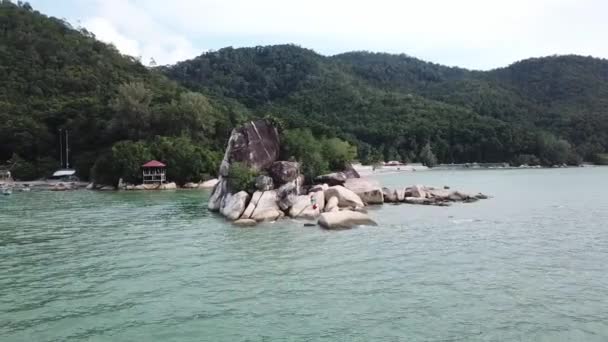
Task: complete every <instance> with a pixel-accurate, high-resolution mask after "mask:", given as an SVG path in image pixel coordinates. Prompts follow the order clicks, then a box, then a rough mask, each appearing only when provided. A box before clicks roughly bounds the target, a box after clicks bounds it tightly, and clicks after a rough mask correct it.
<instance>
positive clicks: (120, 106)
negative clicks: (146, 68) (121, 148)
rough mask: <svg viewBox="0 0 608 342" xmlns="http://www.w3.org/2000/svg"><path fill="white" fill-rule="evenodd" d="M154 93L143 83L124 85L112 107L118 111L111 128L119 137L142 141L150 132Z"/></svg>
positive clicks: (120, 88) (119, 89) (121, 86)
mask: <svg viewBox="0 0 608 342" xmlns="http://www.w3.org/2000/svg"><path fill="white" fill-rule="evenodd" d="M151 102H152V92H151V91H150V90H149V89H148V88H146V86H145V84H143V83H141V82H131V83H124V84H121V85H120V86H119V87H118V94H117V96H116V97H115V98H114V99H113V100H112V102H111V104H110V106H111V108H112V109H114V110H115V111H116V115H115V116H114V118H113V119H112V122H111V127H112V129H113V131H115V132H116V133H117V134H118V135H119V136H122V137H130V138H134V139H141V138H144V137H145V136H146V133H147V132H149V127H150V122H151V115H150V104H151Z"/></svg>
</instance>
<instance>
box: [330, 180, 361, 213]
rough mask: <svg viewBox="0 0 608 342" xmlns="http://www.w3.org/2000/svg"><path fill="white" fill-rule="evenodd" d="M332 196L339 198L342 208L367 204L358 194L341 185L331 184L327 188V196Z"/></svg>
mask: <svg viewBox="0 0 608 342" xmlns="http://www.w3.org/2000/svg"><path fill="white" fill-rule="evenodd" d="M332 197H336V198H337V199H338V206H339V207H342V208H357V207H361V208H362V207H364V206H365V205H364V204H363V201H361V198H359V196H357V194H355V193H354V192H352V191H351V190H349V189H347V188H345V187H343V186H341V185H336V186H331V187H329V189H327V190H325V198H332Z"/></svg>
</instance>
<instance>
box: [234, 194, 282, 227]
mask: <svg viewBox="0 0 608 342" xmlns="http://www.w3.org/2000/svg"><path fill="white" fill-rule="evenodd" d="M277 200H278V198H277V192H276V191H275V190H271V191H264V192H263V193H262V195H261V196H260V198H259V200H258V201H257V203H256V205H255V208H254V209H253V211H252V213H251V217H244V216H243V217H242V218H244V219H247V218H251V219H254V220H256V221H258V222H260V221H275V220H277V219H280V218H281V217H283V216H285V214H284V213H283V211H281V209H279V205H278V204H277Z"/></svg>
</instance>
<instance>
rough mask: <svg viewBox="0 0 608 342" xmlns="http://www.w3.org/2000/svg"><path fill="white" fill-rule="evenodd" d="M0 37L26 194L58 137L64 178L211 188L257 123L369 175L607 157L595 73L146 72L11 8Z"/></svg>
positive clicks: (606, 96)
mask: <svg viewBox="0 0 608 342" xmlns="http://www.w3.org/2000/svg"><path fill="white" fill-rule="evenodd" d="M0 37H1V39H0V74H1V75H2V77H0V166H1V165H4V167H10V168H11V169H14V170H15V171H17V172H14V173H15V174H19V175H20V178H23V179H31V178H36V177H40V176H45V175H48V174H49V173H50V172H51V171H52V170H54V169H56V168H58V167H59V162H58V159H59V146H58V145H59V144H58V132H59V130H65V129H67V130H69V131H70V138H71V139H70V142H71V144H70V147H71V154H70V155H71V156H72V158H71V160H70V163H71V165H72V166H75V167H76V168H77V169H78V172H79V174H80V175H81V177H83V178H85V179H88V178H90V177H91V176H92V175H93V174H94V175H96V176H97V178H98V179H102V180H103V181H107V182H114V181H116V180H117V178H118V177H123V178H126V179H127V180H132V181H136V179H135V178H137V170H138V163H139V161H140V160H141V159H146V158H157V159H162V160H165V161H168V162H170V163H171V164H172V165H174V166H175V168H172V171H171V172H173V174H172V175H170V176H172V178H174V179H176V180H179V181H180V182H184V181H188V180H197V179H200V178H204V177H206V176H208V175H210V174H213V173H214V172H216V171H215V170H217V167H216V166H217V165H216V164H217V161H218V159H219V157H220V156H221V151H222V150H223V148H224V144H225V141H226V139H227V136H228V134H229V132H230V129H231V128H232V127H233V126H234V125H236V124H238V123H240V122H242V121H244V120H246V119H249V118H252V117H272V119H273V120H275V121H276V122H277V123H282V125H283V129H284V130H285V132H286V136H287V137H291V138H290V139H286V141H289V142H292V143H293V144H298V143H300V144H304V143H306V144H315V141H317V145H318V146H316V147H310V148H317V149H319V151H318V153H317V154H318V155H321V156H323V158H326V159H329V158H330V155H331V154H328V153H322V152H321V150H324V149H325V147H326V146H327V144H326V143H327V142H328V141H334V140H331V139H330V138H333V137H339V138H342V139H344V140H347V141H349V142H350V143H351V144H353V145H356V146H357V148H358V158H359V159H360V160H362V161H363V162H375V161H378V160H381V159H384V160H395V159H400V160H403V161H410V162H413V161H428V160H427V159H428V158H426V156H428V151H429V148H430V150H431V151H432V152H433V154H435V156H436V157H437V159H438V161H439V162H444V163H451V162H455V163H461V162H473V161H477V162H503V161H507V162H512V163H514V164H519V163H532V164H535V163H542V164H545V165H553V164H562V163H571V164H576V163H578V162H580V160H581V157H582V158H584V159H586V160H596V159H597V158H596V156H597V155H600V154H602V153H606V152H607V150H608V61H606V60H603V59H597V58H592V57H581V56H554V57H546V58H535V59H529V60H524V61H521V62H517V63H515V64H513V65H510V66H508V67H505V68H501V69H496V70H491V71H487V72H482V71H472V70H466V69H462V68H454V67H446V66H442V65H438V64H434V63H428V62H425V61H422V60H419V59H416V58H413V57H409V56H406V55H391V54H385V53H371V52H349V53H344V54H340V55H336V56H330V57H327V56H323V55H320V54H317V53H316V52H314V51H312V50H309V49H304V48H301V47H298V46H295V45H276V46H261V47H253V48H238V49H235V48H224V49H221V50H219V51H215V52H208V53H204V54H202V55H201V56H199V57H197V58H194V59H192V60H188V61H183V62H180V63H177V64H175V65H171V66H163V67H158V68H155V69H149V68H146V67H144V66H143V65H142V64H141V63H140V62H139V61H138V60H136V59H134V58H132V57H128V56H124V55H122V54H120V53H119V52H118V51H117V50H116V48H115V47H113V46H111V45H108V44H105V43H102V42H100V41H98V40H97V39H96V38H95V36H94V35H93V34H92V33H90V32H88V31H86V30H84V29H79V28H74V27H72V26H70V24H68V23H66V22H63V21H62V20H59V19H56V18H50V17H47V16H45V15H43V14H41V13H39V12H37V11H35V10H33V9H32V8H31V7H30V6H29V5H27V4H21V5H15V4H13V3H12V2H9V1H6V0H0ZM285 150H286V151H294V150H298V151H304V150H306V149H302V148H298V147H297V146H287V147H286V148H285ZM346 150H348V151H350V149H348V148H346ZM423 150H424V153H422V152H423ZM285 153H287V154H288V152H285ZM301 154H302V155H301V156H299V157H301V158H304V157H308V156H305V153H301ZM349 154H350V152H349ZM284 157H298V156H293V155H285V156H284ZM431 159H432V158H431ZM318 162H319V165H333V164H332V163H331V161H329V160H325V161H318ZM324 169H325V167H319V168H318V169H317V170H316V171H321V170H324ZM91 172H93V174H92V173H91Z"/></svg>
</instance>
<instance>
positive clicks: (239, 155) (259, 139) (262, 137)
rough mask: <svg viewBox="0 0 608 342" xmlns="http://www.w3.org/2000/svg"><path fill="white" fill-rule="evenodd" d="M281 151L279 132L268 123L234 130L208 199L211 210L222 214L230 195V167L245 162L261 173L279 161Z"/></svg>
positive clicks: (251, 123) (263, 121) (264, 122)
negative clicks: (226, 197) (224, 202)
mask: <svg viewBox="0 0 608 342" xmlns="http://www.w3.org/2000/svg"><path fill="white" fill-rule="evenodd" d="M279 149H280V145H279V133H278V132H277V130H276V128H275V127H274V126H272V124H270V123H269V122H268V121H266V120H257V121H251V122H248V123H246V124H244V125H243V126H241V127H238V128H235V129H233V130H232V133H231V134H230V138H229V139H228V146H227V147H226V151H225V153H224V158H223V159H222V163H221V164H220V172H219V173H220V177H219V179H218V183H217V184H216V185H215V187H214V188H213V194H212V195H211V198H210V199H209V204H208V207H209V210H213V211H219V210H220V209H221V203H222V200H223V199H224V197H225V196H226V195H228V194H229V193H230V189H228V186H227V182H226V177H227V176H228V174H229V172H230V165H231V164H233V163H237V162H238V163H243V164H245V165H247V166H248V167H250V168H251V169H253V170H256V171H262V170H265V169H267V168H268V167H269V166H270V165H272V163H274V162H275V161H276V160H277V158H278V157H279Z"/></svg>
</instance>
